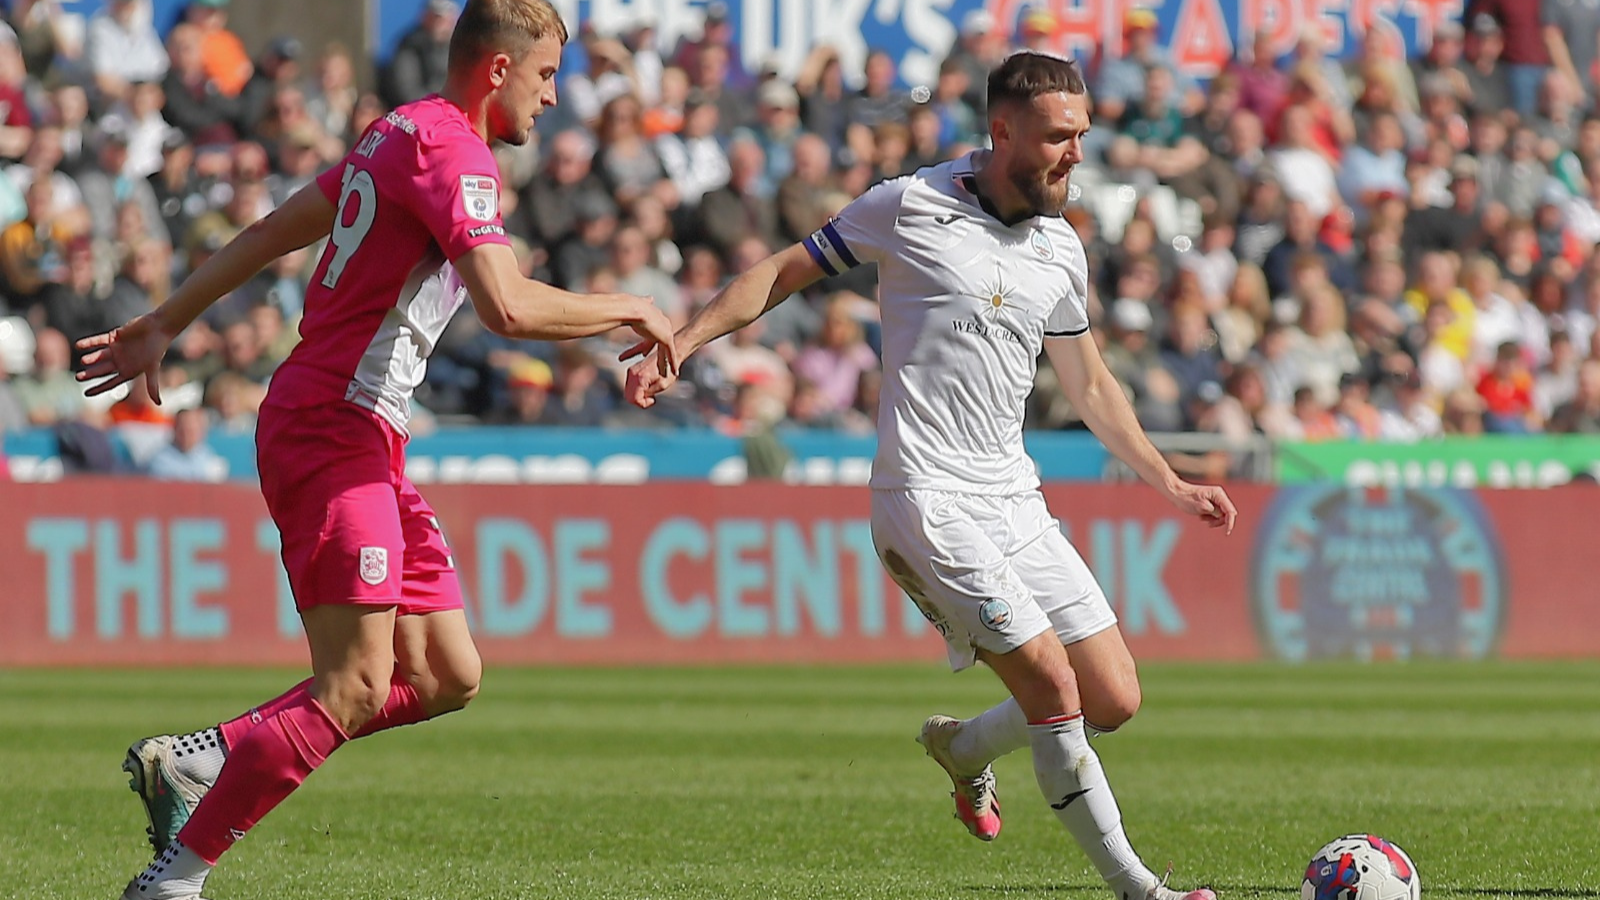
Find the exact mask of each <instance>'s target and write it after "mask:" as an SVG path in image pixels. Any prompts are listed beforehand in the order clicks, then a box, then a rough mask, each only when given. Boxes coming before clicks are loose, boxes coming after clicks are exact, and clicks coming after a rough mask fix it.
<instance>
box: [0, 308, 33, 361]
mask: <svg viewBox="0 0 1600 900" xmlns="http://www.w3.org/2000/svg"><path fill="white" fill-rule="evenodd" d="M33 349H34V341H33V329H32V328H29V327H28V320H27V319H24V318H22V317H21V316H10V317H7V318H0V368H4V369H5V370H6V371H7V372H9V373H10V374H12V375H21V374H23V373H24V372H31V371H33Z"/></svg>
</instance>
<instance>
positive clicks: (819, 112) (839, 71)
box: [795, 44, 849, 152]
mask: <svg viewBox="0 0 1600 900" xmlns="http://www.w3.org/2000/svg"><path fill="white" fill-rule="evenodd" d="M795 89H796V90H797V91H798V92H799V93H800V121H801V124H802V127H803V128H804V129H805V131H806V132H807V134H811V135H816V136H817V137H820V138H821V139H822V140H823V141H824V143H825V146H827V147H828V148H829V150H830V152H831V151H832V150H834V149H837V148H839V147H841V146H843V145H844V132H845V126H846V125H848V124H849V117H848V112H849V110H848V107H847V103H846V100H847V99H848V97H849V89H848V88H847V87H846V86H845V82H844V65H843V64H842V63H841V62H840V61H839V53H838V51H836V50H834V49H833V48H832V47H830V46H828V45H826V44H823V45H820V46H818V47H816V48H815V49H813V50H812V51H811V55H810V56H808V57H806V62H805V65H804V66H802V67H801V69H800V74H799V76H797V77H796V78H795Z"/></svg>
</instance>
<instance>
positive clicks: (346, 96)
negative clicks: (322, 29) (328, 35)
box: [306, 41, 361, 143]
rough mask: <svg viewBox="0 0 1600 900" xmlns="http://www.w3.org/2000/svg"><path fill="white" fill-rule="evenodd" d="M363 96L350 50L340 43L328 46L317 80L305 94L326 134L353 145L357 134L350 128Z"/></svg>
mask: <svg viewBox="0 0 1600 900" xmlns="http://www.w3.org/2000/svg"><path fill="white" fill-rule="evenodd" d="M360 96H361V92H360V91H359V90H358V89H357V88H356V69H355V60H354V59H352V58H351V55H350V48H349V47H346V46H345V45H344V44H341V43H339V42H337V41H334V42H332V43H329V44H328V45H327V46H325V47H323V48H322V58H321V59H319V60H318V61H317V80H316V84H315V85H314V86H313V87H312V88H311V89H310V90H309V91H308V92H307V94H306V111H307V112H308V113H309V114H310V115H311V117H312V118H313V119H314V120H316V123H317V125H318V126H320V127H321V128H322V132H323V133H324V134H328V135H332V136H334V137H338V138H343V139H345V141H346V143H354V139H355V138H356V137H358V135H356V134H354V133H352V129H351V127H350V126H351V120H352V118H353V117H354V115H355V109H356V100H357V99H358V98H359V97H360Z"/></svg>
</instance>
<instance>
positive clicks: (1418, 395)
mask: <svg viewBox="0 0 1600 900" xmlns="http://www.w3.org/2000/svg"><path fill="white" fill-rule="evenodd" d="M1389 382H1390V384H1391V385H1392V387H1393V393H1392V395H1391V398H1392V399H1391V401H1390V403H1389V404H1388V405H1387V406H1385V407H1384V408H1383V410H1382V413H1383V427H1382V435H1383V439H1384V440H1388V441H1402V442H1411V441H1419V440H1428V439H1431V438H1436V437H1439V436H1440V435H1441V434H1443V433H1444V423H1443V422H1441V421H1440V419H1439V414H1438V413H1437V412H1436V411H1435V410H1434V405H1433V403H1432V402H1430V400H1429V397H1428V393H1427V391H1426V390H1425V389H1424V385H1423V383H1422V375H1421V373H1419V372H1417V370H1416V369H1415V368H1412V369H1408V370H1407V371H1405V372H1400V373H1395V374H1393V375H1391V376H1389Z"/></svg>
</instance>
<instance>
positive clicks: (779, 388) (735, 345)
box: [706, 319, 794, 407]
mask: <svg viewBox="0 0 1600 900" xmlns="http://www.w3.org/2000/svg"><path fill="white" fill-rule="evenodd" d="M764 331H765V328H764V320H763V319H756V320H755V321H754V322H751V323H750V324H749V325H747V326H745V327H744V328H740V329H738V330H737V331H734V332H732V333H730V334H728V335H727V336H726V337H722V338H718V339H717V340H715V341H712V342H711V344H710V345H709V346H707V348H706V350H707V351H708V355H709V356H710V359H711V362H712V364H713V365H715V366H716V369H717V372H718V374H719V375H720V376H721V380H722V383H723V384H727V385H746V384H759V385H761V386H762V387H763V388H764V389H765V390H767V391H768V392H769V393H771V394H772V396H773V398H774V399H775V400H776V401H777V402H779V403H781V404H782V405H783V406H784V407H787V406H788V405H789V400H790V399H791V397H792V396H793V393H794V379H793V378H792V376H791V375H790V372H789V364H788V363H787V362H784V359H783V357H781V356H779V355H778V354H777V353H776V352H775V351H774V350H772V348H770V347H764V346H762V344H761V338H762V335H763V332H764Z"/></svg>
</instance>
